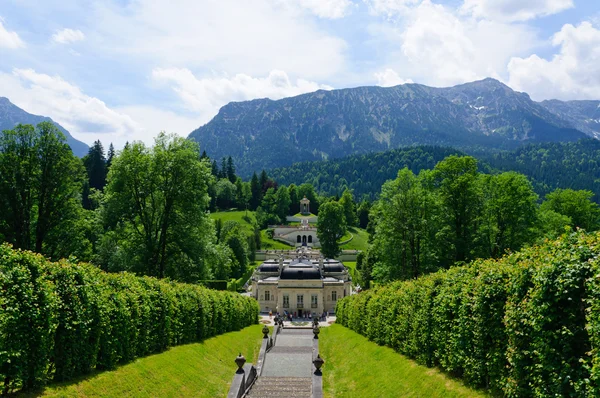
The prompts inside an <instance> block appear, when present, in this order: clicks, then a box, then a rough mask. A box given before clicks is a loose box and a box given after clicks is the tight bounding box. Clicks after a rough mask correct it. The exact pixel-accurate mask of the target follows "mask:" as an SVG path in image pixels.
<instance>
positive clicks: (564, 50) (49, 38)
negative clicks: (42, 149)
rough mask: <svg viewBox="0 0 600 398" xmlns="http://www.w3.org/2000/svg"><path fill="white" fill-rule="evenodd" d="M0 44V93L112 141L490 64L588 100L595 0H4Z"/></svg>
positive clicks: (452, 78) (484, 72) (597, 37)
mask: <svg viewBox="0 0 600 398" xmlns="http://www.w3.org/2000/svg"><path fill="white" fill-rule="evenodd" d="M0 59H1V60H2V62H0V96H6V97H8V98H9V99H10V100H11V101H13V102H14V103H15V104H16V105H18V106H20V107H21V108H23V109H25V110H26V111H28V112H31V113H35V114H41V115H45V116H50V117H52V118H53V119H54V120H56V121H57V122H59V123H61V124H62V125H63V126H64V127H65V128H67V129H68V130H69V131H70V132H71V133H72V134H73V136H75V137H76V138H78V139H81V140H83V141H85V142H87V143H91V142H93V141H94V140H96V139H100V140H101V141H102V142H103V143H104V144H105V146H107V145H108V143H109V142H114V143H115V145H116V146H117V147H120V146H122V145H123V144H124V143H125V141H132V140H143V141H145V142H147V143H151V142H152V140H153V137H154V136H155V135H156V134H157V133H158V132H159V131H161V130H164V131H167V132H174V133H177V134H180V135H183V136H186V135H187V134H189V133H190V132H191V131H192V130H193V129H195V128H197V127H198V126H200V125H202V124H204V123H206V122H208V121H209V120H210V119H211V118H212V117H213V116H214V115H215V114H216V113H217V112H218V109H219V108H220V107H221V106H223V105H225V104H226V103H228V102H230V101H242V100H248V99H253V98H263V97H268V98H272V99H278V98H282V97H286V96H293V95H298V94H301V93H305V92H310V91H315V90H317V89H332V88H345V87H355V86H361V85H381V86H392V85H396V84H403V83H410V82H415V83H422V84H427V85H432V86H451V85H455V84H459V83H464V82H467V81H473V80H477V79H482V78H485V77H494V78H497V79H499V80H501V81H503V82H505V83H506V84H508V85H510V86H511V87H512V88H514V89H515V90H519V91H526V92H528V93H529V94H530V95H531V96H532V98H534V99H536V100H542V99H548V98H559V99H600V1H597V0H437V1H435V0H235V1H234V0H45V1H43V2H42V1H39V0H35V1H34V0H2V1H1V2H0Z"/></svg>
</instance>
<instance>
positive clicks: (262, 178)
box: [258, 170, 269, 193]
mask: <svg viewBox="0 0 600 398" xmlns="http://www.w3.org/2000/svg"><path fill="white" fill-rule="evenodd" d="M268 181H269V176H268V175H267V172H266V171H264V170H263V171H261V172H260V178H259V179H258V182H259V183H260V189H261V191H262V192H263V193H267V189H269V187H268V186H267V182H268Z"/></svg>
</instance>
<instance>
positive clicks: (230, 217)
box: [210, 210, 256, 234]
mask: <svg viewBox="0 0 600 398" xmlns="http://www.w3.org/2000/svg"><path fill="white" fill-rule="evenodd" d="M245 214H247V215H248V217H250V221H251V222H250V223H248V222H247V221H246V220H244V219H243V217H244V215H245ZM210 216H211V218H212V219H214V220H216V219H221V220H222V221H223V223H225V222H226V221H237V222H239V223H240V224H241V226H242V228H244V230H246V231H247V232H248V233H250V234H252V233H254V228H253V226H252V225H253V224H254V223H256V217H255V216H254V212H253V211H248V212H245V211H244V210H242V211H219V212H216V213H210Z"/></svg>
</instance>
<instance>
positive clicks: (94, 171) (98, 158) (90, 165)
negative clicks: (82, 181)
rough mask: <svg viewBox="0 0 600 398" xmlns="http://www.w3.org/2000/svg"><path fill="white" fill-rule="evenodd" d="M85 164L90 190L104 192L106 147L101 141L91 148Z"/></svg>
mask: <svg viewBox="0 0 600 398" xmlns="http://www.w3.org/2000/svg"><path fill="white" fill-rule="evenodd" d="M83 164H84V165H85V169H86V170H87V175H88V181H89V184H90V188H95V189H97V190H99V191H102V190H103V189H104V186H105V185H106V173H107V170H106V157H105V156H104V147H103V146H102V143H101V142H100V140H97V141H95V142H94V145H92V146H91V147H90V149H89V151H88V154H87V155H86V156H85V157H84V158H83Z"/></svg>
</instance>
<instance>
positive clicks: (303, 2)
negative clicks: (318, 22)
mask: <svg viewBox="0 0 600 398" xmlns="http://www.w3.org/2000/svg"><path fill="white" fill-rule="evenodd" d="M297 4H298V5H299V6H300V7H302V8H305V9H307V10H309V11H310V12H312V13H313V14H315V15H316V16H318V17H319V18H326V19H339V18H343V17H345V16H346V15H348V13H349V12H350V8H351V6H352V1H350V0H297Z"/></svg>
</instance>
